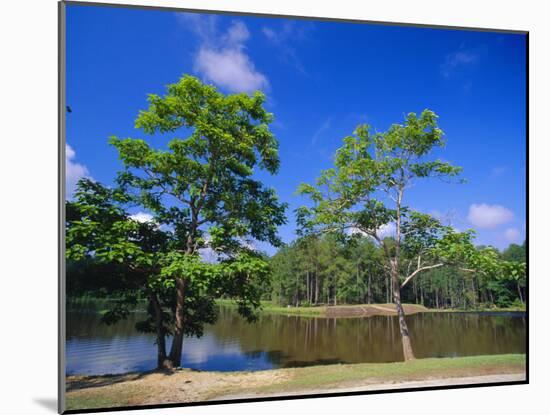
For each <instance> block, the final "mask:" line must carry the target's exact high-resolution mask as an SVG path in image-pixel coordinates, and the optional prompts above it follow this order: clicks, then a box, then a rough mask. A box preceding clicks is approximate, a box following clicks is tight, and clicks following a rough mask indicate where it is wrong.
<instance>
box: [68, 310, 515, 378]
mask: <svg viewBox="0 0 550 415" xmlns="http://www.w3.org/2000/svg"><path fill="white" fill-rule="evenodd" d="M141 316H142V315H140V314H139V313H134V314H133V315H131V316H130V318H129V319H127V320H125V321H122V322H120V323H118V324H116V325H114V326H106V325H103V324H100V323H99V316H98V315H97V314H95V313H76V312H71V313H68V318H67V373H68V374H105V373H122V372H129V371H145V370H150V369H154V368H155V365H156V346H155V344H154V341H155V339H154V336H153V335H148V334H141V333H138V332H137V331H136V330H135V328H134V325H135V323H136V321H138V320H139V319H140V318H141ZM407 322H408V324H409V329H410V331H411V336H412V341H413V347H414V352H415V354H416V356H417V357H419V358H422V357H449V356H468V355H480V354H501V353H525V326H526V321H525V317H524V315H523V313H503V314H500V313H420V314H416V315H411V316H407ZM169 344H170V341H168V345H169ZM183 349H184V350H183V358H182V366H184V367H188V368H193V369H200V370H220V371H233V370H263V369H271V368H279V367H296V366H307V365H315V364H325V363H327V364H328V363H338V362H340V363H360V362H393V361H399V360H402V358H403V355H402V351H401V341H400V337H399V328H398V325H397V319H396V318H395V317H386V316H384V317H382V316H379V317H370V318H352V319H334V318H330V319H329V318H307V317H298V316H283V315H262V316H261V317H260V320H259V321H258V322H257V323H255V324H248V323H246V322H245V321H244V320H243V319H242V318H241V317H239V316H238V314H237V313H236V312H235V311H234V310H232V309H229V308H221V309H220V315H219V319H218V322H217V323H216V324H214V325H211V326H207V328H206V330H205V334H204V336H203V337H202V338H200V339H196V338H187V339H185V340H184V346H183Z"/></svg>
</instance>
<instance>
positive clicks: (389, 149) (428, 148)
mask: <svg viewBox="0 0 550 415" xmlns="http://www.w3.org/2000/svg"><path fill="white" fill-rule="evenodd" d="M443 145H444V139H443V132H442V130H441V129H440V128H439V127H438V125H437V116H436V114H435V113H434V112H432V111H430V110H425V111H423V112H422V114H420V116H417V115H416V114H414V113H410V114H408V115H407V117H406V119H405V123H404V124H394V125H392V126H391V127H390V128H389V129H388V130H387V131H386V132H376V133H373V132H372V130H371V128H370V127H369V126H368V125H360V126H359V127H357V129H356V130H355V132H354V134H353V135H351V136H348V137H345V138H344V144H343V146H342V147H341V148H340V149H339V150H338V151H337V153H336V157H335V167H334V168H331V169H328V170H325V171H323V172H322V174H321V176H320V177H319V178H318V179H317V182H316V184H315V185H310V184H302V185H301V186H300V187H299V193H301V194H304V195H308V196H310V197H311V199H312V200H313V202H314V205H313V206H312V207H302V208H300V209H299V211H298V217H299V222H300V224H301V225H302V226H303V227H305V228H307V229H309V230H310V231H322V232H327V231H337V232H344V231H346V230H347V231H348V232H349V231H350V230H352V231H354V232H360V233H362V234H365V235H368V236H370V237H371V238H373V239H374V240H375V241H376V242H377V243H378V244H379V245H380V246H381V247H382V249H383V250H384V252H385V257H386V259H387V264H386V267H387V269H388V271H389V273H390V276H391V282H392V294H393V299H394V302H395V304H396V308H397V314H398V318H399V326H400V332H401V338H402V343H403V354H404V358H405V360H411V359H414V353H413V348H412V345H411V340H410V337H409V330H408V327H407V323H406V320H405V314H404V311H403V307H402V304H401V288H402V287H403V286H405V285H406V284H407V283H408V282H409V281H410V280H411V279H412V278H414V277H415V276H416V275H418V274H419V273H421V272H422V271H425V270H429V269H432V268H435V267H438V266H441V265H439V264H433V263H431V262H430V259H431V255H428V251H429V250H430V249H432V248H433V246H434V241H435V240H437V239H438V238H440V237H441V235H442V234H443V233H445V232H449V231H451V230H450V229H448V228H443V227H441V226H440V225H439V224H438V222H437V221H436V220H435V219H433V218H431V217H429V216H428V215H423V214H420V213H417V212H414V211H413V210H412V209H410V207H408V206H407V204H406V200H405V193H406V192H407V191H408V190H409V189H410V187H411V186H412V185H413V183H414V182H415V181H416V180H419V179H428V178H439V179H448V178H452V177H455V176H457V175H458V174H459V173H460V172H461V168H460V167H456V166H453V165H451V164H450V163H448V162H445V161H442V160H430V159H429V156H430V153H431V152H432V151H433V150H434V149H435V148H438V147H443ZM390 224H391V226H393V227H394V229H395V232H394V235H393V238H392V239H393V240H394V244H393V246H389V245H388V243H387V242H386V241H385V239H384V238H383V235H382V233H381V230H382V229H383V228H385V227H388V225H390ZM451 232H452V231H451ZM413 235H414V238H413ZM408 236H410V237H411V238H410V239H415V242H414V244H410V245H414V246H409V247H408V248H409V249H410V250H416V257H417V260H416V263H415V264H414V267H413V268H412V269H410V270H409V271H410V272H409V273H408V274H407V275H402V270H403V269H404V267H403V263H402V261H403V257H402V249H403V242H404V240H405V239H406V238H407V237H408Z"/></svg>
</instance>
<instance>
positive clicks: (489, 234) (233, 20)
mask: <svg viewBox="0 0 550 415" xmlns="http://www.w3.org/2000/svg"><path fill="white" fill-rule="evenodd" d="M525 54H526V50H525V37H524V36H523V35H519V34H504V33H490V32H474V31H458V30H442V29H426V28H410V27H391V26H383V25H371V24H352V23H341V22H338V23H337V22H317V21H309V20H293V19H280V18H258V17H252V16H230V15H213V14H212V15H206V14H202V15H196V14H191V13H176V12H172V11H160V10H138V9H127V8H106V7H97V6H80V5H69V6H68V7H67V103H68V105H69V106H70V107H71V109H72V112H71V113H70V114H68V116H67V143H68V146H69V147H68V149H67V150H68V151H67V183H68V188H69V189H71V188H72V187H73V186H74V183H75V181H76V180H77V179H78V178H79V177H82V176H88V177H92V178H93V179H94V180H98V181H100V182H102V183H104V184H112V183H113V179H114V178H115V174H116V171H117V170H119V169H120V167H121V164H120V162H119V161H118V158H117V153H116V151H115V149H114V148H112V147H110V146H109V145H108V144H107V139H108V137H109V136H111V135H117V136H120V137H134V138H147V137H146V136H145V135H144V133H142V132H141V131H138V130H135V129H134V128H133V125H134V120H135V117H136V115H137V113H138V111H139V110H140V109H144V108H146V96H147V94H148V93H158V94H162V93H163V92H164V86H165V85H167V84H169V83H173V82H175V81H177V80H178V79H179V77H180V76H181V75H182V74H186V73H189V74H193V75H195V76H198V77H199V78H201V79H203V80H204V81H206V82H209V83H212V84H215V85H216V86H217V87H218V88H219V89H220V90H222V91H223V92H226V93H231V92H241V91H244V92H250V91H253V90H255V89H260V90H262V91H264V92H265V93H266V95H267V104H266V105H267V108H268V110H269V111H270V112H273V113H274V115H275V121H274V123H273V125H272V130H273V132H274V133H275V135H276V136H277V138H278V140H279V143H280V158H281V169H280V172H279V174H278V175H277V176H274V177H270V176H268V175H265V174H262V173H260V174H258V177H260V178H261V179H262V180H264V182H265V183H266V184H268V185H270V186H273V187H275V188H276V189H277V192H278V194H279V196H280V198H281V199H282V200H283V201H285V202H288V203H289V205H290V207H289V210H288V216H289V220H288V224H287V225H285V226H282V227H281V228H280V234H281V236H282V238H283V240H284V241H286V242H289V241H291V240H292V239H294V230H295V221H294V215H293V213H292V211H293V210H294V209H295V208H296V207H298V206H300V205H302V204H304V203H306V200H305V199H302V198H300V197H298V196H296V195H295V194H294V193H295V190H296V188H297V186H298V185H299V184H300V183H301V182H313V181H314V179H315V178H316V177H317V176H318V175H319V172H320V171H321V170H322V169H325V168H329V167H331V164H332V155H333V154H334V152H335V150H336V149H337V148H338V147H339V146H340V144H341V140H342V138H343V137H344V136H346V135H348V134H350V133H351V132H352V131H353V130H354V129H355V127H356V126H357V125H358V124H359V123H368V124H370V125H371V126H372V127H373V128H374V129H376V130H379V131H384V130H386V129H387V128H388V127H389V126H390V125H391V124H392V123H395V122H401V121H402V120H403V117H404V115H405V114H406V113H408V112H417V113H420V112H421V111H422V110H423V109H425V108H430V109H432V110H434V111H435V112H436V113H437V114H438V115H439V117H440V118H439V122H440V127H441V128H442V129H443V131H444V132H445V135H446V139H447V146H446V147H445V148H444V149H442V150H438V151H437V152H436V153H435V154H434V156H435V157H440V158H442V159H444V160H447V161H450V162H452V163H454V164H457V165H460V166H462V167H463V168H464V173H463V177H464V178H466V179H467V183H466V184H460V185H459V184H447V183H442V182H440V181H424V182H417V184H416V185H415V186H414V187H413V188H412V189H411V190H410V191H409V193H408V194H407V195H406V200H405V201H406V203H408V204H409V205H410V206H411V207H413V208H414V209H417V210H420V211H423V212H427V213H431V214H434V215H435V216H438V217H441V218H443V219H444V221H450V222H451V223H452V224H453V225H454V226H455V227H457V228H458V229H460V230H464V229H467V228H473V229H475V230H476V232H477V235H478V236H477V242H478V243H480V244H491V245H494V246H496V247H498V248H503V247H505V246H507V245H508V244H509V243H510V242H516V243H522V242H523V240H524V237H525V215H526V206H525V201H526V187H525V174H526V173H525V170H526V153H525V141H526V135H525V126H526V116H525V106H526V103H525V91H526V85H525ZM170 138H172V137H171V136H170V137H154V138H152V139H150V142H151V143H153V144H154V145H155V146H159V147H162V146H164V145H166V143H167V142H168V140H169V139H170ZM263 248H264V249H266V250H267V251H269V252H273V249H271V248H269V247H266V246H264V247H263Z"/></svg>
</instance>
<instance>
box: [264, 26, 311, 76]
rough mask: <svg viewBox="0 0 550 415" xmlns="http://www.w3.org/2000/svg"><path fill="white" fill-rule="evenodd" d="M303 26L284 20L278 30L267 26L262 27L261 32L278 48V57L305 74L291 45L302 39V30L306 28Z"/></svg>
mask: <svg viewBox="0 0 550 415" xmlns="http://www.w3.org/2000/svg"><path fill="white" fill-rule="evenodd" d="M305 27H306V26H304V25H300V26H299V27H298V26H296V25H295V24H294V22H292V21H286V22H285V23H284V24H283V25H282V26H281V27H280V28H279V29H278V30H275V29H273V28H272V27H267V26H264V27H262V33H263V35H264V36H265V38H266V39H267V41H268V42H269V43H270V44H271V45H272V46H274V47H276V48H277V49H278V51H279V53H278V55H279V58H280V59H282V61H283V62H285V63H287V64H290V65H292V66H294V68H295V69H296V70H297V71H298V72H300V73H301V74H302V75H307V72H306V70H305V68H304V66H303V65H302V62H301V61H300V59H299V58H298V55H297V53H296V49H295V48H294V47H293V46H292V43H295V42H297V41H300V40H303V39H304V37H305V31H304V30H307V29H305Z"/></svg>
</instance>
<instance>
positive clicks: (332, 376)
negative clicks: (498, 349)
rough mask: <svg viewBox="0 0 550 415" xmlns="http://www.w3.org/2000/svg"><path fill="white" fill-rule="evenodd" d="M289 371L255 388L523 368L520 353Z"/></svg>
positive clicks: (276, 389) (272, 389)
mask: <svg viewBox="0 0 550 415" xmlns="http://www.w3.org/2000/svg"><path fill="white" fill-rule="evenodd" d="M282 370H289V371H292V372H293V373H292V376H291V378H290V379H289V380H286V381H284V382H281V383H278V384H273V385H266V386H265V387H262V388H259V389H258V391H261V392H269V393H273V392H284V391H293V390H300V389H319V388H329V387H331V386H335V385H338V384H340V385H341V384H346V383H353V382H356V381H369V382H372V383H376V382H384V381H397V382H400V381H413V380H421V379H427V378H452V377H468V376H481V375H491V374H503V373H520V372H522V371H525V355H524V354H506V355H488V356H468V357H455V358H430V359H417V360H414V361H411V362H395V363H358V364H337V365H327V366H312V367H306V368H298V369H282Z"/></svg>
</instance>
